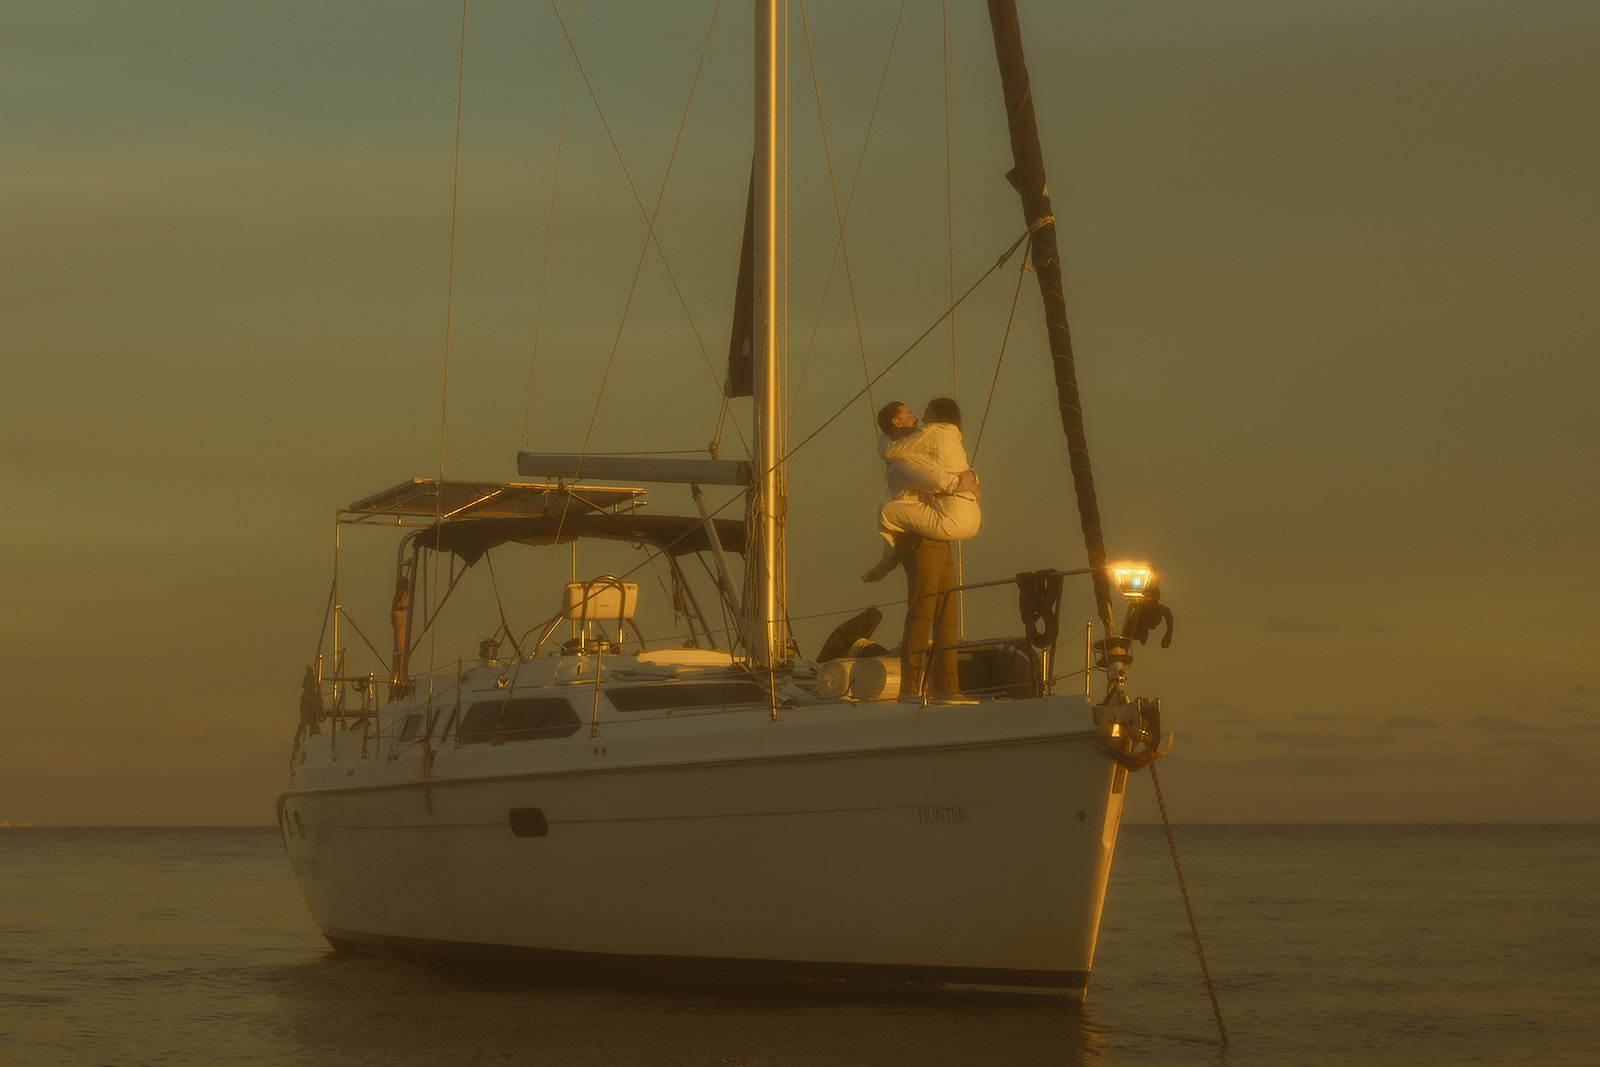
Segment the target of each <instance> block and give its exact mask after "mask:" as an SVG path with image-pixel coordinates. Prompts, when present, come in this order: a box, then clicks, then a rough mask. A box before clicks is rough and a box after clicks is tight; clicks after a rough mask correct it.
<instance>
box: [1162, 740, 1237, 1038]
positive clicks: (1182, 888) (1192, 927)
mask: <svg viewBox="0 0 1600 1067" xmlns="http://www.w3.org/2000/svg"><path fill="white" fill-rule="evenodd" d="M1150 784H1151V785H1153V786H1155V787H1156V804H1157V806H1159V807H1160V808H1161V828H1162V829H1163V830H1165V831H1166V832H1167V848H1169V849H1171V850H1172V869H1173V870H1174V871H1177V872H1178V892H1180V893H1182V894H1183V910H1184V911H1186V912H1188V914H1189V931H1190V932H1191V933H1192V934H1194V950H1195V953H1196V954H1197V955H1198V956H1199V957H1200V973H1201V974H1202V975H1204V976H1205V980H1206V992H1207V993H1209V994H1210V995H1211V1012H1212V1014H1213V1015H1215V1016H1216V1017H1217V1033H1218V1034H1219V1035H1221V1037H1222V1047H1223V1048H1227V1047H1228V1029H1227V1027H1225V1026H1223V1025H1222V1008H1221V1006H1220V1005H1218V1003H1217V987H1216V986H1215V985H1214V984H1213V983H1212V981H1211V968H1210V967H1208V966H1206V950H1205V948H1204V946H1202V945H1201V944H1200V924H1199V923H1197V922H1195V921H1194V906H1193V905H1191V904H1190V903H1189V886H1188V883H1186V882H1185V881H1184V880H1183V864H1181V863H1179V862H1178V842H1177V840H1176V839H1174V838H1173V836H1172V820H1170V819H1168V818H1167V802H1166V799H1165V798H1164V797H1162V795H1161V779H1160V778H1158V777H1157V776H1156V765H1155V762H1154V761H1151V763H1150Z"/></svg>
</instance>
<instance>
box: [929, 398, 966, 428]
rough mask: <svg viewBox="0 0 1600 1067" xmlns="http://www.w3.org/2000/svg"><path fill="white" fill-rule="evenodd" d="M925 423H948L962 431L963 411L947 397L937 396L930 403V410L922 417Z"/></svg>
mask: <svg viewBox="0 0 1600 1067" xmlns="http://www.w3.org/2000/svg"><path fill="white" fill-rule="evenodd" d="M922 421H923V422H948V423H949V424H950V425H952V426H954V427H955V428H956V429H958V430H959V429H961V409H960V408H959V407H957V406H956V402H955V401H954V400H951V399H950V398H949V397H947V396H936V397H934V398H933V399H932V400H930V401H928V410H927V412H926V413H925V414H924V415H923V416H922Z"/></svg>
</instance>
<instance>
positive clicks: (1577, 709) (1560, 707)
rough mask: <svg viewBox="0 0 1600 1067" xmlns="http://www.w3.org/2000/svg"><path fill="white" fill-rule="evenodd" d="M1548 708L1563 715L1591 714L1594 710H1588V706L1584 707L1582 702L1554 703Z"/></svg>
mask: <svg viewBox="0 0 1600 1067" xmlns="http://www.w3.org/2000/svg"><path fill="white" fill-rule="evenodd" d="M1550 710H1551V711H1559V712H1561V713H1562V714H1563V715H1593V714H1594V712H1592V711H1590V710H1589V709H1588V708H1586V707H1584V706H1583V705H1582V704H1556V705H1555V706H1554V707H1552V708H1551V709H1550Z"/></svg>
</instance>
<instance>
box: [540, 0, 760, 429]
mask: <svg viewBox="0 0 1600 1067" xmlns="http://www.w3.org/2000/svg"><path fill="white" fill-rule="evenodd" d="M550 10H551V11H552V12H553V13H554V14H555V17H556V23H557V24H558V25H559V26H560V27H561V32H562V34H563V35H565V36H566V39H567V49H568V54H569V57H570V59H571V61H572V63H573V65H575V66H576V67H577V68H578V76H579V77H580V78H582V79H583V85H584V88H585V89H586V90H588V93H589V100H590V101H591V102H592V103H593V104H594V109H595V113H596V114H597V115H599V116H600V125H601V127H602V128H603V129H604V130H605V131H606V139H607V140H608V141H610V143H611V151H612V153H613V154H614V155H615V156H616V157H617V165H618V166H619V167H621V168H622V178H623V180H624V181H625V182H627V185H628V192H629V193H631V194H632V196H633V202H634V204H635V205H636V206H637V207H638V208H639V214H640V216H641V217H643V218H644V220H645V223H646V226H647V237H646V243H645V250H646V252H648V250H649V248H650V247H651V246H652V245H654V247H655V250H656V255H657V257H658V258H659V259H660V260H661V267H662V269H663V270H665V271H666V273H667V281H668V282H669V283H670V284H671V285H672V291H673V293H674V294H676V295H677V298H678V306H679V307H681V308H682V309H683V314H684V318H685V319H686V320H687V321H688V323H689V332H690V333H692V334H693V335H694V339H695V344H697V345H698V346H699V348H700V356H701V358H702V359H704V360H705V364H706V372H707V373H708V374H710V375H711V380H712V382H713V383H715V385H716V387H717V390H718V392H721V390H722V379H721V377H720V376H719V375H718V374H717V369H716V367H715V366H714V365H713V364H712V362H711V354H710V352H708V351H707V350H706V344H705V341H704V340H703V339H702V338H701V337H700V329H699V327H698V326H696V325H695V321H694V315H693V314H691V313H690V311H689V302H688V300H687V298H685V297H684V295H683V289H682V288H681V287H680V286H679V285H678V277H677V275H676V274H675V273H673V270H672V264H671V263H670V262H669V261H668V259H667V252H666V249H664V248H662V247H661V238H660V237H659V236H658V235H657V234H656V229H655V221H656V215H657V214H659V213H660V211H661V200H662V199H663V198H664V197H665V196H666V191H667V178H668V177H670V176H671V174H672V159H675V158H676V157H677V153H678V145H679V144H680V143H681V142H682V140H683V129H684V127H685V126H686V125H687V124H688V121H689V110H690V106H691V105H692V104H693V103H694V94H695V90H696V88H697V87H698V86H699V84H700V73H701V71H702V70H703V69H704V68H705V62H706V55H707V53H708V52H710V50H711V37H712V34H713V32H714V31H715V30H716V27H717V15H718V14H719V13H720V12H721V11H722V0H717V6H716V9H715V10H713V11H712V12H711V25H710V26H708V27H707V28H706V41H705V44H704V45H703V46H701V50H700V61H699V63H698V64H697V65H696V66H695V70H694V81H693V83H692V84H691V85H690V87H689V98H688V100H686V101H685V102H684V108H683V118H682V120H680V121H679V123H678V136H677V138H676V139H675V140H674V141H673V143H672V157H671V158H669V159H668V161H667V177H663V178H662V181H661V195H660V196H658V197H657V198H656V210H655V212H653V213H652V212H651V211H650V210H649V209H647V208H646V207H645V206H644V198H643V197H641V196H640V195H639V190H638V188H637V187H636V186H635V185H634V183H633V174H632V173H631V172H630V171H629V170H628V163H627V161H626V160H625V159H624V158H623V155H622V148H621V146H620V145H618V144H617V138H616V135H615V134H614V133H612V132H611V123H610V122H608V121H607V120H606V113H605V109H604V108H602V107H601V106H600V97H599V95H598V94H597V93H596V92H595V89H594V84H593V83H592V82H590V81H589V73H588V71H586V70H585V69H584V67H583V59H582V58H581V57H580V56H579V55H578V48H577V44H576V42H574V40H573V38H572V34H570V33H567V25H566V23H565V22H564V21H562V18H561V13H560V12H559V11H556V7H555V0H550ZM640 258H641V260H642V259H643V256H642V255H641V257H640ZM641 266H642V264H641ZM634 280H635V283H637V281H638V275H637V273H636V274H635V277H634ZM631 298H632V294H631V293H630V302H631ZM623 317H624V319H626V317H627V309H626V308H624V310H623ZM602 388H603V387H602ZM734 429H735V432H737V433H738V434H739V443H740V444H742V445H743V446H744V448H745V451H746V453H748V452H749V450H750V444H749V442H748V441H746V440H745V439H744V433H743V431H742V430H740V429H739V428H738V426H735V427H734Z"/></svg>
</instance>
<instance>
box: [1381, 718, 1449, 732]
mask: <svg viewBox="0 0 1600 1067" xmlns="http://www.w3.org/2000/svg"><path fill="white" fill-rule="evenodd" d="M1383 725H1385V726H1387V727H1388V728H1389V729H1391V730H1437V729H1438V728H1439V724H1438V723H1436V722H1434V721H1433V720H1432V719H1424V718H1422V717H1421V716H1418V715H1391V716H1389V717H1388V718H1387V719H1385V720H1384V722H1383Z"/></svg>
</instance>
